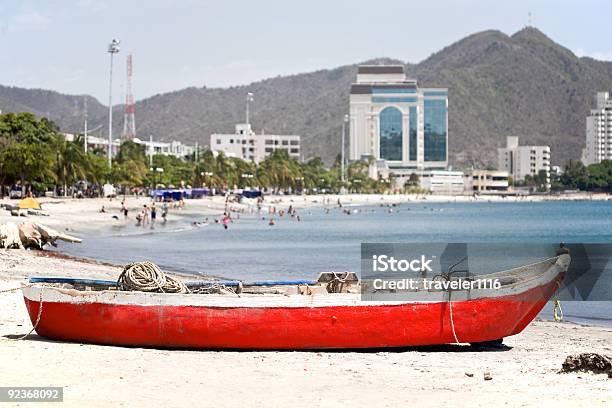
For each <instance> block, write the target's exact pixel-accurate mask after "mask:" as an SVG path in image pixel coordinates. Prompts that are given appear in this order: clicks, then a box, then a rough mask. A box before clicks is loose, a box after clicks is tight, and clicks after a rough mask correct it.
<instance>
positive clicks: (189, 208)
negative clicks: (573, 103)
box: [0, 193, 611, 235]
mask: <svg viewBox="0 0 612 408" xmlns="http://www.w3.org/2000/svg"><path fill="white" fill-rule="evenodd" d="M561 199H563V200H587V199H592V200H609V199H611V196H609V195H607V194H587V193H577V194H573V195H565V196H553V195H551V196H539V195H538V196H528V197H522V198H518V197H507V198H502V197H498V196H478V197H476V198H474V197H472V196H444V195H414V194H347V195H304V196H301V195H293V196H291V195H286V196H266V199H265V201H264V204H263V209H264V210H267V207H268V206H274V207H276V208H277V209H278V210H281V209H284V210H286V209H287V208H288V207H289V206H290V205H292V206H293V207H295V208H298V209H299V208H311V207H324V206H335V205H337V203H338V200H340V202H341V203H342V204H343V205H345V206H352V205H379V204H392V203H449V202H450V203H467V202H515V201H520V202H525V201H547V200H548V201H552V200H561ZM39 201H40V203H41V206H42V208H43V212H44V213H45V214H48V216H43V215H29V216H28V217H19V218H17V217H12V216H11V214H10V212H8V211H5V210H3V209H0V224H1V223H4V222H8V221H10V222H22V221H26V220H28V221H33V222H40V223H43V224H46V225H48V226H50V227H53V228H56V229H59V230H62V231H67V232H70V233H75V234H76V235H78V233H79V232H81V231H83V232H85V231H95V230H99V229H100V228H101V227H108V226H110V225H121V224H125V223H134V222H135V221H134V220H135V216H136V214H137V213H138V212H139V211H140V210H141V209H142V207H143V205H145V204H150V203H151V200H150V199H149V198H148V197H139V198H138V197H134V196H128V197H127V198H126V199H125V201H126V203H127V206H128V207H129V210H130V211H129V218H128V219H127V220H126V219H124V217H123V215H122V214H121V201H122V198H115V199H113V200H109V199H102V198H97V199H72V198H57V199H54V198H41V199H40V200H39ZM2 204H11V205H17V204H19V200H8V199H6V198H5V199H1V200H0V205H2ZM103 206H104V208H105V210H106V212H104V213H101V212H100V210H101V209H102V207H103ZM157 206H158V211H159V207H160V205H159V204H158V205H157ZM230 206H231V207H233V208H234V209H241V208H242V209H247V208H248V207H249V206H248V205H246V204H237V203H230ZM224 209H225V198H224V197H222V196H214V197H206V198H203V199H196V200H186V203H185V206H184V207H183V208H170V210H169V215H168V221H169V222H173V221H180V222H182V221H188V222H191V221H202V220H203V219H204V218H205V217H219V216H220V215H221V214H223V211H224ZM114 217H115V218H114ZM158 217H159V214H158Z"/></svg>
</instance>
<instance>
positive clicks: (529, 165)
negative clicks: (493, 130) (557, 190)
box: [497, 136, 550, 187]
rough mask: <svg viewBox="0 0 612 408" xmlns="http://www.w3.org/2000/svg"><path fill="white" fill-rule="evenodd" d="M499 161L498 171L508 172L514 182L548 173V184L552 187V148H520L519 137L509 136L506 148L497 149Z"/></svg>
mask: <svg viewBox="0 0 612 408" xmlns="http://www.w3.org/2000/svg"><path fill="white" fill-rule="evenodd" d="M497 160H498V168H497V169H498V170H502V171H507V172H508V173H509V174H510V175H511V176H512V178H513V179H514V181H524V180H525V176H532V177H534V176H537V175H538V174H539V173H540V171H542V170H544V171H546V184H547V185H548V186H549V187H550V147H548V146H519V138H518V136H508V137H507V138H506V147H502V148H499V149H497Z"/></svg>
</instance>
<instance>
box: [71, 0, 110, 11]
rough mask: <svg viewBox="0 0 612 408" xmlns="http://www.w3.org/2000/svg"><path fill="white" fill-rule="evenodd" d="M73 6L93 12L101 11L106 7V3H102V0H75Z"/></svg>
mask: <svg viewBox="0 0 612 408" xmlns="http://www.w3.org/2000/svg"><path fill="white" fill-rule="evenodd" d="M75 6H76V7H77V8H80V9H84V10H88V11H93V12H98V11H102V10H105V9H106V8H107V5H106V3H103V2H102V1H95V0H77V2H76V3H75Z"/></svg>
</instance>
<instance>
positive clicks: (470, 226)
mask: <svg viewBox="0 0 612 408" xmlns="http://www.w3.org/2000/svg"><path fill="white" fill-rule="evenodd" d="M387 201H388V200H387ZM286 206H287V207H288V206H289V203H287V204H286ZM277 208H278V209H281V207H280V206H277ZM347 208H348V209H350V210H351V212H352V214H350V215H347V214H345V213H343V212H342V211H341V210H340V209H338V208H337V207H333V208H332V207H329V208H328V209H327V210H326V209H322V208H318V209H312V210H300V211H299V215H300V219H301V221H297V219H296V218H291V217H288V216H284V217H275V219H276V225H274V226H269V225H268V220H267V218H268V214H267V213H262V214H261V215H257V214H240V218H239V219H235V220H234V222H233V223H231V224H230V226H229V229H227V230H224V229H223V226H222V225H221V224H215V223H210V224H208V225H203V226H201V227H199V228H193V227H191V226H190V220H183V221H179V222H173V223H171V222H169V223H168V224H167V225H165V226H163V225H161V224H159V223H158V224H157V225H156V226H155V228H154V229H153V230H151V229H150V228H149V227H145V228H142V227H136V226H133V225H129V226H126V227H124V228H112V229H109V231H108V232H107V233H105V234H102V235H100V234H96V235H91V236H85V237H84V238H85V239H84V242H83V243H82V244H81V245H62V246H61V247H60V250H62V251H64V252H67V253H70V254H74V255H78V256H84V257H90V258H94V259H100V260H107V261H112V262H116V263H126V262H130V261H136V260H144V259H148V260H151V261H153V262H155V263H157V264H159V265H160V266H161V267H162V268H165V269H169V270H173V271H177V272H180V273H182V274H186V275H199V274H205V275H215V276H220V277H226V278H236V279H276V278H315V277H316V276H317V275H318V273H319V272H320V271H330V270H336V271H344V270H354V271H359V268H360V245H361V243H362V242H511V243H523V242H534V243H552V242H561V241H564V242H576V243H611V242H612V202H605V201H577V202H512V203H439V204H432V203H409V204H401V205H398V206H396V207H391V209H392V212H390V211H389V210H390V208H389V207H387V206H385V207H383V206H375V205H371V206H355V207H344V209H347ZM262 217H265V218H266V220H263V219H262ZM203 219H204V216H202V217H199V218H196V219H195V221H203ZM211 220H212V218H211ZM151 232H155V233H151ZM609 284H610V285H611V287H612V282H609ZM606 293H607V292H606ZM570 303H571V304H579V303H584V302H570ZM589 303H591V302H589ZM611 305H612V303H610V302H602V306H601V308H597V307H595V311H593V310H589V308H586V310H582V309H581V308H583V307H584V306H578V308H579V309H580V310H578V311H577V312H575V313H574V315H575V316H577V317H576V318H575V320H577V321H586V322H591V323H594V324H602V322H604V324H605V322H607V320H606V319H612V308H611V307H610V306H611ZM572 307H573V306H572ZM591 309H592V308H591ZM567 313H568V311H566V314H567ZM569 314H571V313H569ZM599 317H601V318H602V319H603V320H597V319H598V318H599ZM591 318H592V319H594V320H592V321H591V320H590V319H591Z"/></svg>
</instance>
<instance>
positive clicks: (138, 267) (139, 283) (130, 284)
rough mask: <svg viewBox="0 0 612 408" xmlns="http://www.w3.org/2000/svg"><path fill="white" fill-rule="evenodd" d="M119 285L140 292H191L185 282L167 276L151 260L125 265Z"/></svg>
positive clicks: (118, 281) (123, 288) (120, 287)
mask: <svg viewBox="0 0 612 408" xmlns="http://www.w3.org/2000/svg"><path fill="white" fill-rule="evenodd" d="M117 287H118V288H119V289H120V290H131V291H139V292H163V293H189V289H187V286H185V284H184V283H183V282H181V281H180V280H177V279H174V278H172V277H170V276H167V275H166V274H165V273H164V272H163V271H162V270H161V269H160V268H159V266H157V265H155V264H154V263H153V262H149V261H145V262H132V263H129V264H127V265H125V267H124V268H123V272H121V275H119V279H118V280H117Z"/></svg>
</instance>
